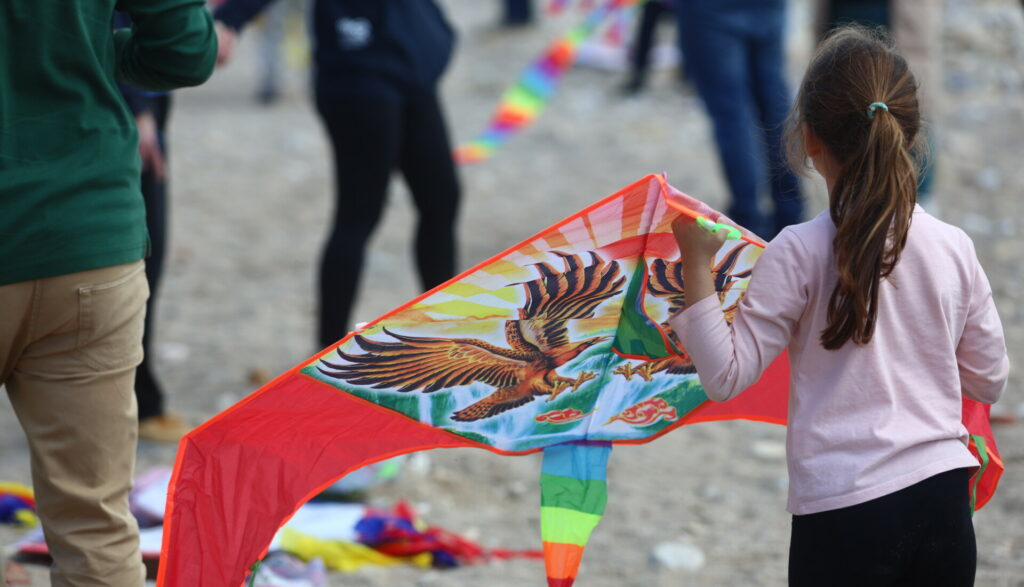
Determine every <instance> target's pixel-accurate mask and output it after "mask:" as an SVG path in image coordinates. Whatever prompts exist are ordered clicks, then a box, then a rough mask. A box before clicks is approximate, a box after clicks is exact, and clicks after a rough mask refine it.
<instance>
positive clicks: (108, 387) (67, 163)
mask: <svg viewBox="0 0 1024 587" xmlns="http://www.w3.org/2000/svg"><path fill="white" fill-rule="evenodd" d="M116 4H117V6H118V8H119V9H121V10H124V11H125V12H126V13H127V14H128V15H129V16H130V17H131V18H132V20H133V21H134V22H135V24H136V26H135V27H133V28H132V29H120V30H117V31H115V30H114V28H113V26H112V22H113V18H114V6H115V1H114V0H91V1H89V2H84V1H81V0H75V1H68V2H60V3H54V2H38V1H36V0H5V1H4V2H3V3H2V4H0V71H3V77H2V81H0V129H2V131H0V384H3V385H4V386H6V389H7V393H8V396H9V397H10V400H11V405H12V406H13V408H14V411H15V412H16V413H17V416H18V420H19V422H20V423H21V426H22V428H23V429H24V431H25V435H26V437H27V438H28V444H29V451H30V459H31V466H32V484H33V489H34V491H35V497H36V507H37V511H38V514H39V519H40V521H41V523H42V526H43V532H44V534H45V536H46V542H47V545H48V547H49V550H50V554H51V555H52V557H53V567H52V569H51V582H52V584H53V585H57V586H71V585H74V586H100V585H104V586H117V587H121V586H124V587H137V586H139V585H142V584H143V580H144V576H145V571H144V569H143V566H142V558H141V555H140V553H139V536H138V526H137V524H136V522H135V519H134V518H133V516H132V515H131V513H130V512H129V509H128V492H129V489H130V488H131V483H132V476H133V473H134V466H135V450H136V439H137V433H138V422H137V418H136V413H137V412H136V402H135V395H134V393H133V389H132V388H133V383H134V380H135V369H136V366H137V365H138V364H139V362H140V360H141V359H142V331H143V321H144V317H145V313H146V298H147V295H148V289H147V285H146V278H145V274H144V267H143V261H142V259H143V257H144V256H145V255H146V253H147V252H148V250H149V239H148V237H147V233H146V221H145V214H146V212H145V209H144V205H143V200H142V197H141V195H140V189H139V181H140V175H141V174H140V165H139V154H138V135H137V133H136V129H135V124H134V122H133V119H132V115H131V112H130V111H129V110H128V108H127V107H126V105H125V103H124V101H123V99H122V97H121V96H120V94H119V93H118V89H117V84H116V83H115V77H116V79H117V80H121V81H124V82H127V83H130V84H132V85H134V86H136V87H139V88H146V89H150V90H157V91H166V90H170V89H173V88H177V87H182V86H191V85H197V84H200V83H202V82H203V81H205V80H206V78H207V77H208V76H209V75H210V72H211V71H212V69H213V65H214V61H215V58H216V51H217V45H216V37H215V35H214V31H213V25H212V22H211V19H210V15H209V13H208V12H207V11H206V9H205V7H204V5H203V3H202V2H200V1H197V0H145V1H143V0H120V1H119V2H116Z"/></svg>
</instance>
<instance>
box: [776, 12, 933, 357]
mask: <svg viewBox="0 0 1024 587" xmlns="http://www.w3.org/2000/svg"><path fill="white" fill-rule="evenodd" d="M874 102H882V103H884V104H885V105H886V106H888V111H885V110H884V109H883V108H881V107H876V108H875V110H874V112H873V113H872V112H870V111H869V106H870V105H871V104H872V103H874ZM802 125H806V126H807V127H808V128H809V129H810V130H811V132H813V133H814V134H815V135H816V136H817V137H818V138H819V139H820V140H821V142H822V144H823V145H824V147H825V149H826V150H827V151H828V153H829V154H831V156H832V157H833V158H834V160H835V162H836V163H837V164H838V166H839V173H838V177H837V179H836V181H835V184H834V185H833V186H832V193H831V194H830V198H829V212H830V213H831V216H832V222H833V223H835V226H836V236H835V239H834V240H833V241H832V251H833V254H834V257H835V263H836V272H837V274H838V282H837V283H836V286H835V289H834V290H833V291H832V297H831V299H829V304H828V326H827V327H826V328H825V329H824V330H823V331H822V332H821V344H822V346H824V347H825V348H826V349H829V350H835V349H838V348H840V347H842V346H843V345H844V344H845V343H846V342H847V341H848V340H851V339H852V340H853V342H854V343H856V344H867V343H868V342H869V341H870V340H871V336H872V334H873V333H874V330H875V318H876V315H877V312H878V289H879V284H880V283H881V280H882V279H884V278H886V277H888V276H889V274H890V273H892V270H893V268H894V267H895V266H896V263H897V262H899V258H900V253H901V252H902V251H903V248H904V247H905V246H906V243H907V233H908V231H909V230H910V219H911V215H912V214H913V211H914V204H915V202H916V201H917V161H916V159H915V157H914V156H913V153H914V152H915V151H916V149H915V147H916V144H917V138H918V134H919V131H920V128H921V117H920V113H919V111H918V104H917V83H916V81H915V80H914V76H913V74H912V73H911V72H910V70H909V69H908V68H907V62H906V61H905V60H904V59H903V57H901V56H900V55H899V54H897V53H896V51H895V50H894V49H893V45H892V42H891V41H890V40H889V38H888V37H887V36H886V35H885V34H884V33H883V32H881V31H880V30H869V29H866V28H863V27H843V28H840V29H838V30H837V31H835V32H834V33H832V34H831V35H830V36H829V37H827V38H826V39H825V40H824V41H823V42H822V44H821V45H820V46H819V48H818V50H817V52H816V53H815V55H814V58H813V59H812V60H811V64H810V66H809V67H808V69H807V73H806V75H805V76H804V81H803V83H802V84H801V87H800V92H799V94H798V96H797V99H796V103H795V105H794V107H793V112H792V113H791V115H790V132H789V145H790V159H791V162H796V161H798V162H799V163H800V164H803V163H804V162H805V161H806V151H805V150H804V145H803V129H802V128H801V126H802Z"/></svg>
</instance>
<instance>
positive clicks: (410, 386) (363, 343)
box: [318, 251, 626, 422]
mask: <svg viewBox="0 0 1024 587" xmlns="http://www.w3.org/2000/svg"><path fill="white" fill-rule="evenodd" d="M552 253H553V254H555V255H557V256H559V257H561V258H562V261H563V262H564V264H565V268H564V270H563V271H561V272H558V271H557V270H556V269H555V268H554V267H552V266H551V265H550V264H548V263H543V262H542V263H536V264H535V265H534V266H535V267H536V268H537V270H538V272H539V273H540V275H541V276H540V277H539V278H538V279H534V280H531V281H527V282H523V283H521V284H520V285H522V286H523V288H524V289H525V291H526V303H525V304H524V305H523V306H522V307H521V308H519V319H518V320H506V321H505V341H506V343H507V344H508V346H507V347H500V346H497V345H494V344H491V343H489V342H486V341H483V340H480V339H477V338H436V337H422V336H409V335H403V334H399V333H397V332H393V331H391V330H388V329H384V330H383V331H384V333H385V334H387V335H388V336H390V337H392V338H394V339H395V340H396V341H397V342H385V341H375V340H371V339H369V338H367V337H365V336H361V335H356V336H355V337H354V340H355V342H356V344H357V345H358V346H359V347H360V348H361V349H363V350H364V351H367V352H366V353H365V354H359V355H357V354H350V353H346V352H343V351H342V350H341V348H338V349H337V350H336V353H337V355H338V356H340V357H341V358H342V359H344V360H345V361H346V362H345V363H337V362H332V361H328V360H327V359H321V366H319V367H318V369H319V371H320V372H321V373H323V374H324V375H327V376H329V377H334V378H337V379H343V380H345V381H347V382H349V383H352V384H355V385H364V386H368V387H374V388H379V389H393V390H395V391H400V392H409V391H415V390H421V391H422V392H423V393H431V392H435V391H440V390H444V389H449V388H452V387H457V386H460V385H469V384H470V383H474V382H478V381H479V382H482V383H485V384H487V385H490V386H492V387H495V388H497V389H496V391H494V393H492V394H490V395H488V396H487V397H485V398H483V399H481V400H478V401H476V402H474V403H473V404H471V405H469V406H467V407H465V408H463V409H461V410H458V411H456V412H454V413H453V414H452V416H451V418H452V419H453V420H457V421H460V422H471V421H475V420H482V419H484V418H490V417H492V416H496V415H498V414H500V413H502V412H505V411H507V410H510V409H512V408H516V407H518V406H521V405H523V404H526V403H528V402H531V401H533V399H534V398H535V397H538V396H547V399H548V401H551V400H553V399H555V398H556V397H558V395H559V394H561V393H562V392H563V391H565V390H566V389H568V390H570V391H575V390H576V389H578V388H579V386H580V385H582V384H583V383H585V382H587V381H590V380H592V379H595V378H596V377H597V375H596V374H595V373H593V372H591V371H581V372H580V373H579V374H578V375H577V376H576V378H575V379H572V378H569V377H564V376H562V375H559V374H558V372H557V369H558V368H559V367H562V366H563V365H566V364H568V363H569V362H570V361H572V360H573V359H575V358H576V357H578V356H579V355H580V354H581V353H582V352H583V351H585V350H587V349H588V348H590V347H592V346H594V345H595V344H598V343H599V342H602V341H603V340H606V339H607V337H603V336H594V337H589V338H586V339H583V340H580V341H572V340H570V338H569V329H568V321H569V320H574V319H582V318H590V317H592V316H593V315H594V310H595V309H596V308H597V307H598V306H599V305H601V303H603V302H604V301H605V300H607V299H609V298H612V297H614V296H615V295H617V294H618V293H619V292H620V291H621V290H622V286H623V284H624V283H625V281H626V278H625V277H622V276H621V275H620V273H621V272H620V270H619V264H618V263H617V262H615V261H612V262H605V261H603V260H602V259H601V257H600V256H598V255H597V254H596V253H594V252H592V251H591V252H590V253H589V254H590V258H591V264H589V265H584V260H583V259H582V258H581V257H580V256H579V255H570V254H566V253H562V252H559V251H552Z"/></svg>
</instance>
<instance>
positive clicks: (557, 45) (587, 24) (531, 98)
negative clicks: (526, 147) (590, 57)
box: [454, 0, 644, 165]
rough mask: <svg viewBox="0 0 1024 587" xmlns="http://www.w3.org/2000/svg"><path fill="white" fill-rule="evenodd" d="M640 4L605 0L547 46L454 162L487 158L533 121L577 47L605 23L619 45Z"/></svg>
mask: <svg viewBox="0 0 1024 587" xmlns="http://www.w3.org/2000/svg"><path fill="white" fill-rule="evenodd" d="M643 1H644V0H607V1H606V2H604V3H602V4H601V5H599V6H597V7H594V8H592V9H591V10H590V12H588V13H587V15H586V17H585V18H584V19H583V22H581V23H580V24H578V25H576V26H575V27H573V28H572V29H570V30H569V32H568V33H566V34H565V35H564V36H562V37H560V38H559V39H557V40H556V41H555V42H554V43H552V44H551V45H550V46H548V48H547V49H546V50H545V51H544V53H543V54H542V55H541V56H540V58H538V59H536V60H535V61H534V62H533V63H531V64H530V65H529V67H527V68H526V71H524V72H523V74H522V76H520V78H519V80H518V81H517V82H516V83H515V84H514V85H513V86H512V87H511V88H509V89H508V90H506V91H505V93H504V94H503V95H502V97H501V100H500V101H499V102H498V107H497V109H496V110H495V112H494V115H493V116H492V117H491V122H490V123H489V124H488V126H487V129H486V130H484V132H483V133H481V134H480V136H479V137H477V138H476V139H474V140H472V141H470V142H468V143H466V144H464V145H460V146H459V147H456V149H455V152H454V157H455V161H456V163H459V164H463V165H466V164H472V163H479V162H481V161H484V160H486V159H489V158H490V157H491V155H493V154H494V151H495V150H496V149H497V148H498V147H499V146H500V145H501V144H502V143H504V142H505V141H507V140H508V139H509V137H511V136H512V135H513V134H515V133H516V132H518V131H519V130H521V129H522V128H523V127H525V126H527V125H529V124H530V123H531V122H533V121H534V120H535V119H536V118H537V116H539V115H540V112H541V110H543V109H544V106H545V104H547V102H548V100H549V99H550V98H551V96H552V94H554V92H555V89H556V88H557V86H558V82H559V81H561V79H562V77H563V76H564V75H565V72H566V71H568V70H569V67H571V66H572V64H573V62H574V61H575V60H576V55H577V53H578V52H579V48H580V45H582V44H583V42H585V41H586V40H587V39H589V38H590V37H591V36H592V35H593V34H594V33H595V32H597V31H598V30H600V29H601V27H602V25H604V24H605V23H606V22H608V21H611V22H612V23H613V24H612V27H611V29H610V30H609V35H610V36H611V37H612V38H613V39H618V42H621V37H622V36H623V34H622V29H624V28H625V23H626V19H627V18H628V14H627V12H628V11H629V9H632V8H634V7H635V6H636V5H638V4H640V3H642V2H643ZM567 3H568V2H567V0H560V1H559V0H554V1H553V2H551V4H549V5H548V12H551V13H557V12H561V11H562V10H563V9H564V7H565V5H566V4H567ZM588 4H589V3H588Z"/></svg>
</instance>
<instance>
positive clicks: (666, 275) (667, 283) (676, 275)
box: [647, 259, 686, 316]
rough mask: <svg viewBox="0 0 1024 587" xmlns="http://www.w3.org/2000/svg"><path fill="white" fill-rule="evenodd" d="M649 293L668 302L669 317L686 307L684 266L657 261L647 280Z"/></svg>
mask: <svg viewBox="0 0 1024 587" xmlns="http://www.w3.org/2000/svg"><path fill="white" fill-rule="evenodd" d="M647 291H649V292H651V293H652V294H653V295H656V296H658V297H659V298H666V299H667V301H668V314H669V316H673V315H675V314H676V313H677V312H679V311H680V310H682V309H683V308H684V307H685V306H686V287H685V286H684V284H683V264H682V263H669V262H668V261H666V260H664V259H655V260H654V262H653V263H651V273H650V276H649V277H648V278H647Z"/></svg>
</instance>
